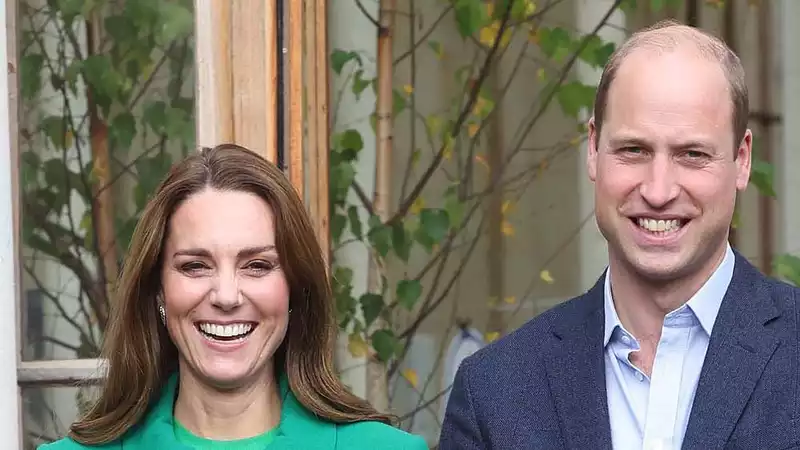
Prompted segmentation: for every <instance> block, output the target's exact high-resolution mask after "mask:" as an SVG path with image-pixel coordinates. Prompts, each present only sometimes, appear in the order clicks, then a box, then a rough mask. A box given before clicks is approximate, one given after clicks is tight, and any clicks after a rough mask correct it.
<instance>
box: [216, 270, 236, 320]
mask: <svg viewBox="0 0 800 450" xmlns="http://www.w3.org/2000/svg"><path fill="white" fill-rule="evenodd" d="M241 303H242V294H241V291H240V289H239V278H238V277H237V276H236V271H235V270H224V271H220V272H219V273H218V274H217V277H216V286H215V287H214V292H213V293H212V295H211V304H212V305H214V306H216V307H217V308H220V309H222V310H225V311H229V310H231V309H234V308H236V307H237V306H239V305H241Z"/></svg>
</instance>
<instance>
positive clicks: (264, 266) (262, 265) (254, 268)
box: [245, 261, 275, 274]
mask: <svg viewBox="0 0 800 450" xmlns="http://www.w3.org/2000/svg"><path fill="white" fill-rule="evenodd" d="M245 268H246V269H247V270H249V271H251V272H254V273H257V274H262V273H266V272H269V271H270V270H272V269H273V268H275V265H274V264H272V263H270V262H267V261H252V262H250V263H249V264H247V265H246V266H245Z"/></svg>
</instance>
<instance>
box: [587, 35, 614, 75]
mask: <svg viewBox="0 0 800 450" xmlns="http://www.w3.org/2000/svg"><path fill="white" fill-rule="evenodd" d="M612 53H614V43H613V42H608V43H606V42H605V41H603V40H602V39H600V37H598V36H597V35H592V36H590V37H588V38H587V41H586V46H585V47H584V48H583V50H582V51H581V52H580V54H579V55H578V58H579V59H580V60H582V61H583V62H585V63H587V64H589V65H590V66H592V67H594V68H602V67H603V66H605V64H606V62H608V58H609V57H611V54H612Z"/></svg>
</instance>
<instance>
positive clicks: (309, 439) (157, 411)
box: [122, 371, 336, 450]
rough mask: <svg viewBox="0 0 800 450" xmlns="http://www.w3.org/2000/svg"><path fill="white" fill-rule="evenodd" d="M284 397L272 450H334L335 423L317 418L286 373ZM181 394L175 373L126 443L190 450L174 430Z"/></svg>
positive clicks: (282, 393) (138, 445)
mask: <svg viewBox="0 0 800 450" xmlns="http://www.w3.org/2000/svg"><path fill="white" fill-rule="evenodd" d="M279 386H280V392H281V398H282V400H283V402H282V404H281V420H280V423H279V425H278V432H277V434H276V436H275V439H274V440H273V441H272V443H271V444H270V446H269V448H270V450H273V449H274V450H301V449H308V448H314V449H320V450H333V449H334V448H335V445H336V425H335V424H334V423H331V422H327V421H324V420H321V419H317V418H316V417H314V415H313V414H311V413H310V412H309V411H308V410H307V409H306V408H305V407H303V405H302V404H301V403H300V402H299V401H298V400H297V398H296V397H295V396H294V394H293V393H292V390H291V389H290V387H289V381H288V378H287V377H286V376H285V375H284V376H282V377H281V378H280V380H279ZM177 393H178V373H177V371H176V372H175V373H173V374H172V375H171V376H170V377H169V378H168V380H167V382H166V383H165V385H164V388H163V389H162V390H161V393H160V396H159V397H158V400H156V403H155V404H154V405H153V407H152V409H151V410H150V412H149V413H148V414H147V416H145V418H144V419H143V420H142V422H141V424H140V425H138V426H136V427H134V428H133V429H131V431H130V432H129V433H128V434H127V435H126V436H125V437H124V438H123V447H122V448H126V447H125V444H127V443H131V444H137V448H138V447H141V448H159V449H162V448H163V449H169V450H191V449H189V448H187V447H185V446H183V445H181V444H179V443H178V442H177V441H176V439H175V433H174V431H173V420H174V418H173V408H174V403H175V399H176V396H177Z"/></svg>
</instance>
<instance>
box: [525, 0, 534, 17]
mask: <svg viewBox="0 0 800 450" xmlns="http://www.w3.org/2000/svg"><path fill="white" fill-rule="evenodd" d="M535 12H536V3H534V2H533V1H532V0H527V1H526V2H525V17H530V16H532V15H533V13H535Z"/></svg>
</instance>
